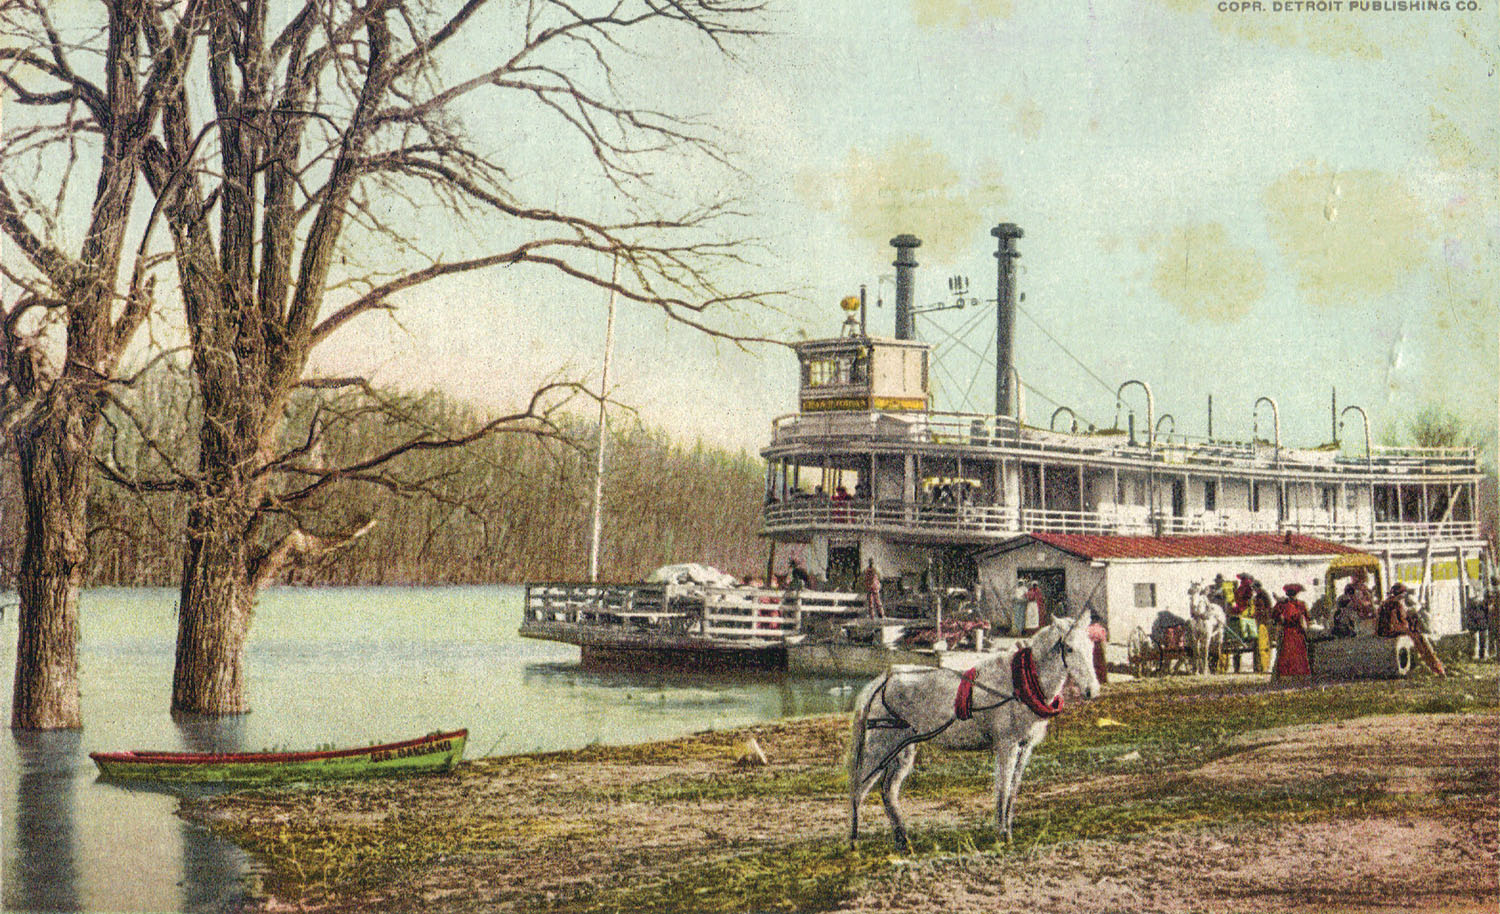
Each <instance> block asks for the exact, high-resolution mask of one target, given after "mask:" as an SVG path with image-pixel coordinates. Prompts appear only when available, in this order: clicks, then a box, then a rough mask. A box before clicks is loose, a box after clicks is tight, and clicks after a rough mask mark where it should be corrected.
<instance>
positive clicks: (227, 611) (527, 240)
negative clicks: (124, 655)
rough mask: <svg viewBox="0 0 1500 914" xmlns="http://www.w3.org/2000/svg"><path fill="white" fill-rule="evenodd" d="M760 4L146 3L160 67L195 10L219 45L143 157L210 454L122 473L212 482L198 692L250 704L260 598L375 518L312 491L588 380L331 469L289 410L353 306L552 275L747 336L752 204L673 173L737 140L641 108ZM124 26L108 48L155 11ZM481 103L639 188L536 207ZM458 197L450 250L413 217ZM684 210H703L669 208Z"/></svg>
mask: <svg viewBox="0 0 1500 914" xmlns="http://www.w3.org/2000/svg"><path fill="white" fill-rule="evenodd" d="M760 5H761V4H760V3H759V2H753V0H604V2H579V3H573V2H567V0H531V2H528V3H525V4H516V3H499V2H495V3H490V2H487V0H468V2H465V3H463V4H462V5H461V6H459V7H458V8H457V9H456V10H453V11H448V12H441V11H440V10H439V9H438V8H437V5H436V4H431V3H428V2H422V0H367V2H356V0H306V2H305V3H302V4H301V5H299V6H293V7H291V8H289V9H284V10H283V9H278V8H273V6H272V4H271V3H270V2H269V0H199V2H197V3H192V2H190V3H189V4H188V5H187V6H186V7H181V6H178V5H174V4H167V3H159V4H158V3H150V4H143V5H142V6H141V7H140V8H139V9H138V10H136V11H137V12H138V13H139V16H140V20H139V21H140V24H139V34H140V35H141V36H142V37H143V38H144V41H145V49H146V51H147V52H148V53H149V54H150V55H151V57H152V59H153V60H155V59H159V58H166V57H170V56H171V55H172V54H173V53H174V51H173V47H174V46H173V40H174V37H173V36H174V35H175V34H176V32H177V30H178V28H180V27H181V26H182V25H183V24H184V23H194V24H195V25H196V27H197V28H198V29H199V32H200V34H201V36H202V37H201V41H202V44H203V48H204V50H203V53H202V54H201V56H200V58H199V59H198V60H197V61H196V65H195V67H194V68H193V69H192V70H191V71H190V72H188V73H187V74H186V76H185V78H184V79H182V80H180V81H177V82H174V83H172V84H170V85H164V86H163V87H162V88H161V97H162V100H161V102H160V105H159V107H160V117H159V119H158V120H157V121H155V122H152V123H148V124H145V125H142V126H144V127H146V128H149V134H148V135H146V137H145V139H144V140H143V141H142V142H143V143H144V148H143V152H142V156H141V160H142V162H143V173H144V175H145V176H146V179H147V181H148V182H149V184H150V187H151V189H152V191H153V192H154V194H155V195H156V198H157V201H158V207H159V208H160V211H161V214H162V218H163V220H164V222H165V224H166V225H167V227H168V229H169V231H170V236H171V240H172V245H173V248H174V250H175V262H176V266H177V280H178V286H179V287H180V293H181V295H182V299H183V304H184V309H185V314H186V318H187V327H188V333H189V337H190V340H189V342H190V345H191V350H192V364H193V369H194V372H195V375H196V379H197V387H198V393H199V396H200V399H201V410H202V423H201V427H200V429H199V431H198V442H197V443H198V454H197V465H196V466H195V467H193V468H191V469H190V470H189V471H187V472H186V473H184V474H183V475H182V476H181V477H179V478H175V479H174V478H166V479H140V478H131V477H129V476H128V475H127V474H119V473H115V472H114V471H113V470H111V474H112V478H114V479H115V481H116V482H119V483H121V484H122V485H126V486H127V487H133V488H135V489H137V490H149V489H151V488H173V487H175V488H177V489H180V490H182V491H187V492H189V494H190V498H191V508H190V514H189V519H188V525H187V531H186V558H185V561H184V569H183V580H182V590H181V598H180V606H179V629H178V645H177V663H176V673H175V676H174V680H173V697H172V707H173V709H174V710H176V711H187V712H197V713H209V714H229V713H237V712H241V711H244V710H245V709H246V705H245V693H244V677H243V670H242V666H241V657H242V651H243V645H244V641H245V637H246V635H247V633H248V630H249V624H250V618H251V612H252V609H253V606H254V600H255V594H256V591H257V590H258V589H259V588H260V587H261V586H263V585H264V584H265V583H267V582H269V581H271V580H274V579H276V577H277V576H278V574H280V573H281V571H282V569H283V568H284V567H285V566H286V565H287V563H289V562H291V561H294V560H295V559H296V558H297V556H299V555H307V554H312V553H318V552H322V551H325V550H327V549H331V548H336V547H337V545H338V544H340V543H342V542H343V541H344V540H346V539H347V538H348V537H349V536H352V535H354V534H356V533H358V532H360V531H361V530H363V529H365V527H364V526H363V525H361V526H359V527H356V528H354V529H352V530H350V529H345V530H339V531H323V532H321V533H314V532H313V531H311V530H309V529H307V525H306V524H305V523H304V515H305V510H306V508H307V506H308V505H309V504H310V502H311V501H312V500H313V499H314V496H317V495H319V494H321V493H324V492H326V491H327V489H328V488H329V487H330V486H334V485H337V484H340V483H344V482H348V481H363V482H366V483H369V484H377V485H387V486H389V487H391V488H393V489H394V488H399V487H400V485H401V482H400V480H398V479H396V478H395V477H394V476H392V475H391V474H390V473H388V472H386V470H385V469H384V468H386V467H387V466H389V465H390V463H391V461H393V460H396V459H398V458H399V457H400V456H401V455H402V454H404V453H408V452H409V451H410V450H411V449H414V448H422V449H425V448H439V447H453V446H461V445H463V444H465V443H467V442H470V441H473V440H476V439H477V438H478V437H482V436H485V435H490V434H494V433H497V432H500V431H516V430H521V431H528V432H532V433H546V431H547V426H546V421H545V420H546V417H547V415H548V413H549V410H550V408H552V407H553V406H554V405H555V400H554V399H552V397H553V395H554V394H556V393H558V391H559V389H564V390H565V389H570V386H569V385H562V386H561V387H560V388H559V387H551V388H544V389H542V390H539V391H538V392H537V394H536V396H534V397H533V398H532V400H531V402H530V403H529V404H528V405H527V406H526V407H524V408H522V409H520V410H519V411H517V412H516V413H514V414H512V415H508V416H504V417H501V418H499V419H497V420H495V421H493V422H490V423H486V424H485V425H483V426H480V427H479V428H476V429H474V430H472V431H471V432H469V433H467V434H464V435H457V436H454V435H445V434H437V433H433V434H424V435H418V436H416V437H414V438H412V439H411V440H409V441H407V442H405V443H403V444H402V445H400V446H398V447H395V448H390V449H387V450H385V451H383V452H379V453H373V454H367V455H363V456H361V457H360V458H359V459H355V460H352V461H349V462H346V463H341V464H337V465H328V464H327V463H325V462H322V461H319V460H315V459H312V458H313V456H314V455H316V454H318V453H321V452H322V451H323V450H324V449H322V448H320V440H321V436H322V431H321V429H320V427H319V426H318V424H317V422H316V421H314V422H313V423H312V425H311V426H310V428H309V429H308V431H307V434H306V436H305V437H304V438H303V439H302V440H300V441H297V442H292V443H290V444H284V443H283V438H284V435H283V432H284V431H285V429H284V425H285V416H286V414H287V410H288V408H289V405H290V402H291V398H292V396H293V394H294V392H295V391H297V390H298V389H299V387H300V386H303V385H306V384H309V383H327V382H323V381H320V379H316V378H309V377H307V374H308V364H309V358H310V356H311V354H312V352H313V350H314V348H315V347H317V346H318V345H319V344H322V343H324V342H325V341H327V340H328V339H329V338H330V337H332V336H333V335H334V334H335V333H336V332H337V331H339V330H340V329H341V328H344V327H346V326H347V325H348V324H349V323H350V322H351V321H354V320H355V319H357V318H360V317H361V316H364V315H367V314H371V313H375V312H384V311H388V310H389V309H391V308H392V307H393V306H394V304H395V302H396V299H397V297H398V296H400V295H402V294H403V293H407V292H408V291H409V290H412V289H414V288H416V287H419V286H421V285H423V284H425V283H430V282H433V281H434V280H437V279H440V278H442V277H445V276H450V275H453V274H456V273H463V272H469V271H474V270H480V269H486V268H492V267H504V268H506V270H507V271H509V272H510V273H514V272H516V271H526V270H528V269H530V268H539V269H541V270H545V271H548V272H551V273H554V274H560V275H561V276H562V277H565V278H568V279H571V280H573V281H577V282H580V283H585V284H591V285H592V286H595V287H598V288H608V289H611V290H613V291H614V292H616V293H617V294H619V295H620V296H621V297H623V298H625V299H628V300H632V301H635V302H639V303H643V304H646V305H649V306H652V307H656V308H660V309H662V310H663V311H664V312H665V313H667V314H668V315H669V316H671V317H672V318H673V319H675V320H678V321H681V322H683V323H685V324H688V325H691V326H693V327H696V328H698V329H699V330H701V331H703V332H705V333H709V334H712V335H716V336H722V337H727V338H730V339H734V340H741V339H744V337H739V336H736V335H735V334H734V333H733V332H732V330H730V329H726V327H725V324H724V323H723V321H721V320H719V319H718V318H717V317H716V315H717V314H719V313H727V314H731V315H732V314H733V313H735V312H736V311H737V310H738V309H739V308H740V307H741V306H745V305H748V304H751V303H755V302H759V301H761V300H763V296H762V295H756V294H750V293H745V292H739V291H733V290H729V289H726V288H725V287H724V286H723V284H722V283H723V277H724V276H725V275H726V274H727V273H732V272H734V271H735V270H736V269H738V268H740V267H743V266H744V261H743V259H742V257H743V251H744V250H745V247H744V244H743V242H742V241H740V240H737V239H735V238H734V237H732V236H731V235H730V234H729V232H730V231H731V227H732V223H733V219H734V217H735V216H737V215H738V213H737V212H736V210H735V207H734V204H733V202H732V201H730V200H727V199H707V200H701V201H693V202H690V203H680V204H679V203H674V201H672V200H671V199H670V196H669V195H667V194H665V193H664V192H663V191H664V188H663V187H662V186H660V184H659V183H658V181H657V179H656V178H655V173H656V171H657V170H658V169H662V168H664V167H669V166H670V167H681V166H682V165H683V164H684V163H692V162H699V163H702V162H710V163H714V162H717V163H725V162H726V154H725V152H724V149H723V148H722V146H721V144H720V143H719V141H718V139H717V137H716V135H715V133H714V131H713V129H712V128H711V126H709V125H708V124H705V123H702V122H700V121H698V120H696V119H694V118H691V117H684V116H677V115H674V114H671V113H668V112H665V111H661V110H657V109H656V108H654V107H653V106H652V105H650V104H648V103H645V102H642V101H639V99H640V98H641V97H643V95H645V94H649V92H648V88H649V83H650V76H651V74H650V73H649V67H646V66H645V64H644V63H643V60H642V58H641V57H640V56H639V55H638V54H637V52H638V51H640V50H642V49H646V48H656V47H660V46H661V43H663V42H677V43H679V44H684V45H685V44H688V43H695V44H697V45H699V46H701V47H702V48H704V49H706V51H707V52H708V53H710V54H712V55H720V54H724V53H727V52H728V50H729V48H728V45H729V44H730V43H731V42H733V41H735V40H738V39H741V38H745V37H747V36H750V35H752V34H754V31H755V23H756V21H757V18H758V14H759V12H760ZM120 6H121V4H120V3H118V2H117V3H114V4H112V7H120ZM118 18H120V17H119V16H115V17H112V19H111V22H110V24H109V34H110V36H111V37H110V41H114V40H115V39H114V37H113V35H114V32H115V31H116V30H120V31H129V30H130V29H134V28H135V26H129V27H124V26H121V25H120V24H119V23H117V22H116V19H118ZM132 34H133V32H132ZM475 47H482V48H483V49H484V51H483V53H482V54H478V55H476V54H475V52H474V50H473V49H474V48H475ZM632 74H634V75H633V76H632ZM632 93H636V94H635V95H632ZM632 97H634V98H635V99H636V100H635V101H632ZM481 105H482V106H483V110H484V111H485V112H486V119H487V120H491V121H493V120H496V116H495V115H496V113H498V114H499V115H500V118H499V119H500V120H502V121H503V122H506V123H511V124H518V125H522V126H523V127H525V128H526V129H529V130H538V129H541V130H546V131H548V136H549V137H551V138H552V142H551V145H552V147H553V150H552V151H551V153H550V155H551V156H552V161H551V162H550V163H549V165H550V168H551V169H552V170H554V171H566V172H567V173H568V174H569V175H570V182H571V180H572V178H573V176H574V175H575V173H576V178H577V180H578V181H580V182H586V181H589V180H592V181H595V182H596V183H597V186H599V187H606V188H610V189H611V190H612V192H613V193H612V196H614V197H615V202H613V203H609V204H604V205H601V204H598V203H597V202H596V203H592V204H590V203H587V202H585V203H583V204H581V207H582V208H581V209H579V210H577V211H571V210H569V209H567V208H566V207H564V206H562V205H559V204H558V203H556V202H549V204H548V205H546V206H539V205H536V204H535V203H532V202H528V199H527V198H528V194H527V189H528V187H527V184H526V182H525V181H524V180H521V179H519V178H517V177H516V175H518V174H522V173H524V171H525V168H523V167H518V166H520V165H524V164H525V163H520V162H514V161H510V160H507V159H504V158H502V157H501V156H502V154H501V153H496V152H493V151H487V150H486V147H485V145H484V144H483V143H482V142H480V141H478V140H476V139H475V137H474V135H472V134H471V132H470V131H468V130H467V129H466V128H465V120H466V117H470V116H472V112H473V111H474V110H476V109H478V107H479V106H481ZM511 139H515V138H514V137H513V138H511ZM572 152H577V153H579V158H576V159H572V160H570V159H569V156H570V154H571V153H572ZM584 165H586V166H587V169H584V168H583V166H584ZM585 170H586V171H587V172H588V175H587V176H586V175H585ZM590 176H591V177H590ZM559 183H568V182H559ZM595 196H596V197H597V195H595ZM561 198H566V195H562V197H561ZM434 204H435V205H436V208H437V209H438V211H440V212H441V213H442V214H443V216H442V218H443V219H445V220H449V219H451V220H459V219H462V220H467V221H468V223H469V224H472V225H474V226H476V231H475V233H474V234H475V237H476V238H479V239H482V242H481V243H482V244H484V247H480V248H479V250H478V252H477V253H476V252H474V251H466V252H465V254H464V255H463V256H453V255H452V254H450V253H443V252H441V251H438V252H437V253H432V252H428V251H427V248H429V247H432V245H430V244H428V243H427V241H426V240H425V239H424V238H423V237H421V236H420V235H418V234H417V233H414V232H413V231H411V230H410V229H409V226H410V225H413V224H421V223H422V221H423V220H428V219H431V218H432V216H431V213H432V211H433V209H432V208H433V205H434ZM672 206H677V207H681V208H680V209H679V210H678V211H676V212H670V211H665V210H666V209H667V208H668V207H672ZM393 211H394V212H395V213H397V215H393ZM439 247H440V246H439ZM616 259H618V263H619V266H620V271H619V274H618V279H616V278H614V274H612V272H611V265H612V263H613V262H614V261H615V260H616ZM361 264H364V266H361ZM353 380H355V381H361V382H362V380H363V379H353Z"/></svg>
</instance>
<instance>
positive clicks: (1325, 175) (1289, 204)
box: [1263, 163, 1433, 308]
mask: <svg viewBox="0 0 1500 914" xmlns="http://www.w3.org/2000/svg"><path fill="white" fill-rule="evenodd" d="M1263 200H1264V203H1265V206H1266V216H1267V220H1268V222H1269V223H1270V227H1271V236H1272V237H1273V238H1274V239H1276V243H1277V245H1278V246H1279V247H1280V249H1281V253H1282V255H1283V256H1284V257H1285V260H1286V263H1287V265H1288V266H1289V267H1290V268H1291V270H1292V273H1293V275H1295V276H1296V278H1297V290H1298V292H1300V293H1301V295H1302V297H1303V298H1304V299H1306V300H1307V301H1308V302H1309V303H1311V304H1313V305H1316V306H1319V307H1324V308H1336V307H1346V306H1359V305H1361V304H1364V303H1367V300H1368V299H1369V298H1371V297H1374V296H1381V295H1386V294H1388V293H1390V292H1393V291H1395V290H1396V289H1397V288H1398V287H1399V286H1400V285H1401V284H1402V283H1403V282H1404V281H1405V280H1406V279H1407V278H1408V277H1409V276H1410V275H1411V274H1412V272H1413V271H1415V270H1416V269H1417V268H1418V267H1419V266H1421V265H1422V264H1424V263H1425V262H1426V261H1427V259H1428V255H1429V247H1430V245H1431V242H1432V240H1433V229H1432V225H1431V223H1430V221H1429V219H1428V217H1427V214H1426V212H1425V210H1424V207H1423V205H1422V202H1421V200H1419V199H1418V198H1417V196H1416V195H1415V194H1413V193H1412V191H1411V190H1410V189H1409V188H1408V187H1407V185H1406V183H1405V182H1404V181H1402V180H1401V179H1399V178H1396V177H1394V176H1392V175H1389V174H1386V173H1384V172H1381V171H1376V170H1370V169H1359V170H1351V171H1339V170H1337V169H1334V168H1332V167H1330V166H1328V165H1324V164H1321V163H1311V164H1307V165H1303V166H1300V167H1298V168H1295V169H1293V170H1291V171H1290V172H1288V173H1286V174H1285V175H1282V176H1281V177H1280V178H1278V179H1277V180H1276V181H1275V182H1273V183H1272V184H1271V186H1270V187H1268V188H1267V189H1266V192H1265V194H1264V196H1263Z"/></svg>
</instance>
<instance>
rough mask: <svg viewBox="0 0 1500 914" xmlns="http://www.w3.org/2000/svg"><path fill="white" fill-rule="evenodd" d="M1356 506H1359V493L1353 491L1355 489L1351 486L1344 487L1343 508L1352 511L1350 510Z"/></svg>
mask: <svg viewBox="0 0 1500 914" xmlns="http://www.w3.org/2000/svg"><path fill="white" fill-rule="evenodd" d="M1358 504H1359V493H1358V492H1357V491H1355V489H1354V487H1353V486H1345V487H1344V507H1346V508H1348V509H1349V510H1351V511H1352V510H1354V508H1355V506H1357V505H1358Z"/></svg>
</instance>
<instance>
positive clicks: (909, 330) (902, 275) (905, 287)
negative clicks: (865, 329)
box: [891, 235, 922, 340]
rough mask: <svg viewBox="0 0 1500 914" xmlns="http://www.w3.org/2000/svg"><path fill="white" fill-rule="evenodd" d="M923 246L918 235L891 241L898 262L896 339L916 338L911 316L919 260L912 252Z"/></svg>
mask: <svg viewBox="0 0 1500 914" xmlns="http://www.w3.org/2000/svg"><path fill="white" fill-rule="evenodd" d="M921 246H922V242H921V241H919V240H917V236H916V235H897V236H896V237H895V238H892V239H891V247H893V248H895V249H896V260H895V263H894V264H893V266H895V268H896V339H898V340H910V339H915V338H916V333H915V332H914V331H915V329H916V328H915V327H913V325H912V314H911V291H912V271H914V270H915V269H916V268H917V258H916V257H914V256H913V255H912V252H913V251H915V250H916V249H917V248H919V247H921Z"/></svg>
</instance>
